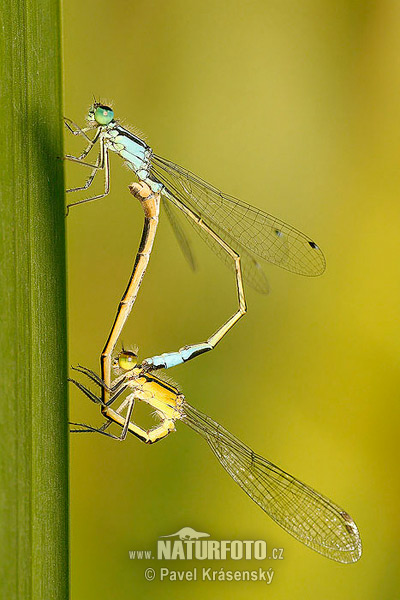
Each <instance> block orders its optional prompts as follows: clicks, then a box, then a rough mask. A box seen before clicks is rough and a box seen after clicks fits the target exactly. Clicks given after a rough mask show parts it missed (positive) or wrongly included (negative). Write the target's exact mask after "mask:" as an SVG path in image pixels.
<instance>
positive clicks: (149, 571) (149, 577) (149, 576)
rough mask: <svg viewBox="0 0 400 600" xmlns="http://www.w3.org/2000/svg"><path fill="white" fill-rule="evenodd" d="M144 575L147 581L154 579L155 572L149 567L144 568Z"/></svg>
mask: <svg viewBox="0 0 400 600" xmlns="http://www.w3.org/2000/svg"><path fill="white" fill-rule="evenodd" d="M144 576H145V579H147V581H154V579H155V577H156V572H155V570H154V569H152V568H151V567H149V568H148V569H146V570H145V572H144Z"/></svg>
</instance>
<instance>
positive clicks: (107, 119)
mask: <svg viewBox="0 0 400 600" xmlns="http://www.w3.org/2000/svg"><path fill="white" fill-rule="evenodd" d="M94 118H95V119H96V121H97V122H98V124H99V125H108V124H109V123H111V121H112V120H113V118H114V111H113V109H112V108H110V107H109V106H98V107H97V108H96V110H95V111H94Z"/></svg>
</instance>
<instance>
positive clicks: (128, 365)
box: [118, 350, 137, 371]
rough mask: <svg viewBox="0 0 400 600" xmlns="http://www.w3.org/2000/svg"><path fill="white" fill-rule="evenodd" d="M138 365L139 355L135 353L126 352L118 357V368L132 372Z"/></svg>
mask: <svg viewBox="0 0 400 600" xmlns="http://www.w3.org/2000/svg"><path fill="white" fill-rule="evenodd" d="M136 365H137V355H136V354H135V353H134V352H129V351H128V350H124V351H123V352H121V354H120V355H119V356H118V366H119V367H120V368H121V369H123V370H124V371H130V370H131V369H134V368H135V367H136Z"/></svg>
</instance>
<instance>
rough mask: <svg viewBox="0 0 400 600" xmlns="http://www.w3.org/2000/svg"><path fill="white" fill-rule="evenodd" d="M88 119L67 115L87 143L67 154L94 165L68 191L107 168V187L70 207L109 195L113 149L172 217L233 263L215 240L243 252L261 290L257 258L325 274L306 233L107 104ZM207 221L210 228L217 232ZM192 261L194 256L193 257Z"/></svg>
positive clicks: (263, 281) (321, 258)
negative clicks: (230, 191) (143, 133)
mask: <svg viewBox="0 0 400 600" xmlns="http://www.w3.org/2000/svg"><path fill="white" fill-rule="evenodd" d="M87 121H88V126H87V127H84V128H82V129H81V128H80V127H78V126H77V125H76V124H75V123H73V122H72V121H71V120H69V119H65V124H66V126H67V128H68V129H69V130H70V131H71V132H72V133H73V134H74V135H82V136H83V137H85V138H86V140H87V141H88V142H89V143H88V146H87V147H86V149H85V150H84V151H83V152H82V153H81V154H80V156H72V155H66V158H67V159H69V160H72V161H74V162H77V163H79V164H81V165H84V166H87V167H91V168H92V172H91V174H90V176H89V178H88V179H87V181H86V183H85V184H84V185H83V186H81V187H75V188H72V189H69V190H67V191H68V192H76V191H81V190H86V189H88V188H89V186H90V185H91V184H92V183H93V180H94V178H95V176H96V174H97V172H98V171H99V170H104V173H105V188H104V191H103V192H102V193H101V194H97V195H95V196H91V197H89V198H84V199H83V200H79V201H77V202H73V203H70V204H69V205H68V208H70V207H71V206H76V205H77V204H82V203H84V202H90V201H93V200H96V199H99V198H103V197H104V196H106V195H107V194H108V193H109V191H110V164H109V151H112V152H115V153H117V154H118V155H119V156H121V158H123V159H124V160H125V162H126V164H127V165H128V167H130V168H131V169H132V170H133V171H134V173H135V175H136V176H137V178H138V180H139V181H142V182H144V183H146V184H147V185H148V186H149V188H150V189H151V190H152V191H153V192H155V193H158V192H159V193H160V194H161V195H162V197H163V198H164V199H165V200H166V202H165V203H164V206H165V209H166V212H167V214H168V215H169V216H171V215H173V214H174V213H173V212H172V211H173V210H174V209H175V208H177V209H179V210H180V211H181V212H182V213H183V214H184V215H185V216H186V217H187V218H188V219H189V220H190V222H191V223H192V224H193V225H194V226H195V227H196V229H197V231H198V232H199V233H200V235H201V236H202V237H203V238H204V239H205V240H206V241H207V243H208V244H209V245H210V246H211V247H212V249H213V250H214V251H215V252H216V253H217V254H218V255H219V256H221V257H223V258H224V259H225V260H226V261H228V262H231V257H230V256H229V253H227V252H226V249H225V247H224V246H221V244H218V243H217V242H216V238H222V239H223V240H224V241H225V242H226V244H227V245H228V246H229V247H230V248H231V249H232V250H234V251H235V252H236V253H237V254H239V255H240V256H241V258H242V267H243V272H244V277H245V279H246V280H247V281H248V282H249V284H250V285H252V286H253V287H254V288H255V289H257V290H258V291H261V292H265V291H266V290H267V281H266V279H265V276H264V274H263V272H262V269H261V268H260V265H259V264H258V262H257V260H256V258H255V257H257V258H262V259H264V260H267V261H269V262H270V263H273V264H275V265H278V266H280V267H282V268H284V269H287V270H289V271H292V272H293V273H298V274H300V275H308V276H316V275H320V274H321V273H323V271H324V269H325V258H324V255H323V253H322V251H321V250H320V248H319V247H318V246H317V244H316V243H315V242H314V241H312V240H311V239H310V238H309V237H308V236H307V235H305V234H303V233H301V232H300V231H298V230H297V229H295V228H294V227H292V226H290V225H288V224H286V223H284V222H283V221H281V220H280V219H277V218H276V217H273V216H272V215H269V214H267V213H265V212H263V211H261V210H259V209H257V208H255V207H253V206H250V205H249V204H246V203H244V202H241V201H240V200H238V199H237V198H233V197H232V196H228V195H227V194H224V193H222V192H221V191H219V190H218V189H217V188H215V187H214V186H212V185H210V184H209V183H207V182H206V181H204V180H202V179H200V178H199V177H197V176H196V175H194V174H193V173H191V172H190V171H188V170H187V169H184V168H183V167H180V166H178V165H176V164H175V163H173V162H171V161H170V160H167V159H164V158H162V157H161V156H158V155H157V154H155V153H154V152H153V151H152V149H151V148H150V147H149V146H148V145H147V144H146V142H144V141H143V140H142V139H140V138H139V137H138V136H136V135H134V134H133V133H132V132H130V131H128V129H126V128H124V127H122V125H120V124H119V122H118V121H117V120H115V119H114V111H113V110H112V109H111V108H110V107H109V106H105V105H103V104H100V103H98V102H95V103H94V104H93V106H92V107H91V108H90V110H89V113H88V116H87ZM91 130H95V134H94V136H93V138H92V139H90V138H89V136H88V135H87V134H88V132H89V131H91ZM96 142H98V143H99V154H98V156H97V160H96V162H95V163H93V164H92V163H88V162H87V161H86V160H85V159H86V157H87V155H88V154H89V152H90V151H91V150H92V149H93V147H94V146H95V144H96ZM204 225H208V226H209V228H211V230H212V232H213V233H214V236H212V235H210V230H209V228H206V227H204ZM179 238H180V242H181V247H182V249H183V251H184V252H185V254H186V256H188V254H189V250H188V247H187V244H186V242H185V240H184V239H182V238H181V236H179ZM189 260H192V259H191V257H190V256H189Z"/></svg>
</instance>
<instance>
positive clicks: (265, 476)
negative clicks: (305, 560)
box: [71, 351, 362, 563]
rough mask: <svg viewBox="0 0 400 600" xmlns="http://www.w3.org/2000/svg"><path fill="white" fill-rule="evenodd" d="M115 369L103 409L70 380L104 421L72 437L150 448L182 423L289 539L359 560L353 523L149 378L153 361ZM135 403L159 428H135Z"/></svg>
mask: <svg viewBox="0 0 400 600" xmlns="http://www.w3.org/2000/svg"><path fill="white" fill-rule="evenodd" d="M117 364H118V367H119V369H120V370H121V371H122V375H121V376H120V377H119V378H118V379H117V380H115V385H114V387H113V389H112V390H109V391H110V393H111V394H112V395H111V398H110V400H109V401H108V402H107V404H106V405H104V404H103V402H102V398H101V397H100V396H97V395H96V394H94V393H93V392H92V391H91V390H89V389H88V388H87V387H86V386H84V385H82V384H81V383H79V382H77V381H75V380H71V381H73V383H75V384H76V385H77V386H78V387H79V389H80V390H82V391H83V392H84V393H85V394H86V396H88V397H89V398H90V400H92V401H93V402H95V403H96V404H99V405H101V407H102V412H103V414H104V415H105V416H106V418H107V421H106V423H105V424H104V425H103V426H102V427H100V428H99V429H96V428H95V427H91V426H88V425H84V424H81V423H71V425H73V426H75V427H78V429H72V431H73V432H98V433H101V434H103V435H107V436H109V437H111V438H113V439H116V440H124V439H125V438H126V436H127V434H128V432H129V433H132V434H133V435H135V436H136V437H137V438H139V439H140V440H141V441H143V442H146V443H149V444H151V443H154V442H156V441H158V440H161V439H162V438H164V437H165V436H167V435H168V434H169V433H171V432H172V431H175V422H176V421H182V422H183V423H186V425H188V426H189V427H190V428H191V429H193V430H194V431H196V432H197V433H199V434H200V435H201V436H202V437H203V438H204V439H205V440H206V442H207V443H208V445H209V446H210V448H211V450H212V451H213V453H214V454H215V456H216V457H217V459H218V460H219V462H220V463H221V465H222V466H223V467H224V469H225V470H226V471H227V472H228V473H229V475H230V476H231V477H232V479H233V480H234V481H236V483H238V485H239V486H240V487H241V488H242V489H243V490H244V491H245V492H246V494H248V495H249V496H250V498H251V499H252V500H254V502H255V503H256V504H258V505H259V506H260V508H262V509H263V510H264V511H265V512H266V513H267V514H268V515H269V516H270V517H271V518H272V519H273V520H274V521H275V522H276V523H278V525H280V526H281V527H282V528H283V529H285V530H286V531H287V532H288V533H290V534H291V535H292V536H293V537H295V538H296V539H297V540H299V541H300V542H302V543H303V544H305V545H306V546H308V547H310V548H312V549H313V550H315V551H316V552H319V553H320V554H322V555H324V556H326V557H328V558H330V559H332V560H335V561H337V562H341V563H351V562H356V561H357V560H358V559H359V558H360V556H361V552H362V548H361V538H360V535H359V532H358V529H357V526H356V524H355V522H354V521H353V519H352V518H351V517H350V515H349V514H348V513H347V512H346V511H345V510H343V509H342V508H340V507H339V506H338V505H336V504H335V503H333V502H332V501H331V500H329V499H328V498H326V497H325V496H322V495H321V494H319V493H318V492H317V491H315V490H314V489H312V488H310V487H309V486H308V485H306V484H304V483H302V482H301V481H299V480H298V479H295V478H294V477H293V476H292V475H289V473H286V472H285V471H283V470H282V469H280V468H279V467H277V466H276V465H274V464H273V463H271V462H269V461H268V460H266V459H265V458H263V457H262V456H259V455H258V454H256V453H255V452H254V451H253V450H252V449H251V448H249V447H248V446H246V445H245V444H243V442H241V441H240V440H238V439H237V438H236V437H234V436H233V435H232V434H231V433H229V431H227V430H226V429H224V427H222V426H221V425H219V424H218V423H216V422H215V421H213V419H211V418H210V417H208V416H207V415H205V414H203V413H201V412H200V411H198V410H197V409H196V408H194V407H193V406H191V405H190V404H189V403H188V402H186V400H185V397H184V396H183V394H181V393H180V392H179V391H178V389H177V388H176V387H174V386H173V385H171V384H168V383H166V382H165V381H163V380H162V379H161V377H159V376H154V375H153V374H152V373H151V365H152V364H153V361H152V360H151V359H148V360H146V361H144V362H143V363H142V364H141V365H140V364H137V358H136V354H134V353H132V352H127V351H123V352H122V353H120V354H119V357H118V359H117ZM77 370H78V371H79V372H81V373H82V374H84V375H86V376H87V377H89V378H90V379H91V380H92V381H94V382H95V383H96V384H98V385H99V386H101V387H103V386H104V382H103V381H102V380H101V378H99V377H98V376H97V375H96V374H95V373H94V372H93V371H90V370H89V369H86V368H84V367H79V368H78V369H77ZM125 391H128V392H129V393H128V395H127V396H126V397H125V399H124V400H123V401H122V403H121V404H120V406H119V407H118V408H117V409H115V410H114V409H112V408H111V405H112V404H113V403H114V402H115V401H116V400H117V398H118V397H120V395H121V394H122V393H123V392H125ZM135 401H142V402H145V403H147V404H148V405H150V406H151V407H153V408H154V409H155V412H156V414H157V416H158V417H159V419H160V422H159V424H158V425H156V426H155V427H153V428H152V429H150V430H145V429H143V428H142V427H140V426H139V425H137V424H136V423H135V422H134V421H133V420H132V414H133V409H134V406H135ZM112 423H115V424H117V425H118V426H120V427H121V428H122V432H121V434H120V435H119V436H117V435H114V434H112V433H110V432H108V431H106V430H107V429H108V427H109V426H110V425H111V424H112Z"/></svg>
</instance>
